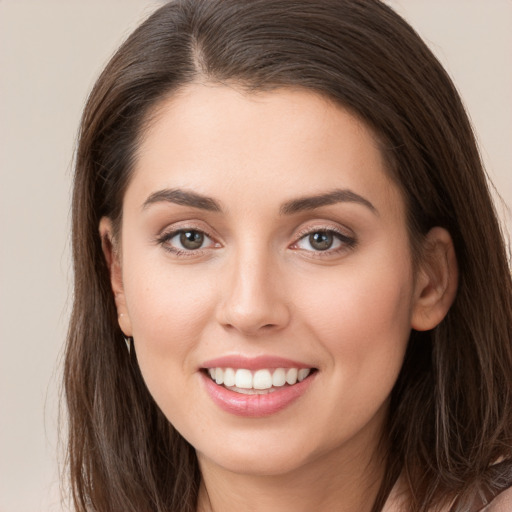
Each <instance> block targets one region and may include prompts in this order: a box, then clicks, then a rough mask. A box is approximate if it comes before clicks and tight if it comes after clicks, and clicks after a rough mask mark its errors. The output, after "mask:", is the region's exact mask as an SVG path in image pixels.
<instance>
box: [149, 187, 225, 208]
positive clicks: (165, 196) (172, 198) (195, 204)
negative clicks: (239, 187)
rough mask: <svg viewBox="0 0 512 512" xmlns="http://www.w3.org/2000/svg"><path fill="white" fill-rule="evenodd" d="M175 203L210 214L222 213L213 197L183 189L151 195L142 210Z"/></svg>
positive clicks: (164, 190)
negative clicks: (165, 203)
mask: <svg viewBox="0 0 512 512" xmlns="http://www.w3.org/2000/svg"><path fill="white" fill-rule="evenodd" d="M161 202H167V203H174V204H179V205H182V206H191V207H192V208H199V209H201V210H207V211H209V212H220V211H222V209H221V207H220V205H219V203H218V202H217V201H215V199H212V198H211V197H207V196H203V195H201V194H198V193H197V192H190V191H188V190H182V189H177V188H175V189H163V190H159V191H158V192H154V193H153V194H151V195H150V196H149V197H148V198H147V199H146V200H145V201H144V204H143V205H142V209H143V210H145V209H146V208H148V206H150V205H152V204H154V203H161Z"/></svg>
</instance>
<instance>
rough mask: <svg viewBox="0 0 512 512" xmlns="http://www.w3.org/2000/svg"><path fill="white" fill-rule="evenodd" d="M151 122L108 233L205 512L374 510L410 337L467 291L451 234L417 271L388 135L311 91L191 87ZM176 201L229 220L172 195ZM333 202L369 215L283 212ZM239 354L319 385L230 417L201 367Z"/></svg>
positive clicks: (148, 369) (116, 270) (149, 380)
mask: <svg viewBox="0 0 512 512" xmlns="http://www.w3.org/2000/svg"><path fill="white" fill-rule="evenodd" d="M154 114H155V116H154V118H153V120H152V122H151V125H150V127H149V128H148V130H147V131H146V133H145V134H144V137H143V139H142V142H141V145H140V147H139V152H138V156H137V160H136V165H135V171H134V175H133V178H132V179H131V182H130V183H129V186H128V188H127V190H126V194H125V197H124V203H123V222H122V228H121V234H120V239H117V240H116V239H114V237H113V234H112V228H111V223H110V220H109V219H107V218H104V219H102V221H101V224H100V233H101V236H102V239H103V247H104V252H105V257H106V259H107V262H108V264H109V267H110V270H111V280H112V289H113V292H114V294H115V298H116V304H117V307H118V313H119V315H120V316H119V322H120V326H121V328H122V330H123V331H124V333H125V334H126V335H127V336H133V337H134V343H135V349H136V353H137V359H138V362H139V365H140V368H141V371H142V374H143V376H144V379H145V381H146V384H147V386H148V389H149V390H150V392H151V394H152V395H153V397H154V398H155V400H156V402H157V404H158V405H159V406H160V408H161V409H162V411H163V412H164V414H165V415H166V416H167V418H168V419H169V421H170V422H172V423H173V425H174V426H175V427H176V428H177V429H178V431H179V432H180V433H181V434H182V435H183V436H184V437H185V438H186V439H187V440H188V441H189V442H190V443H191V444H192V445H193V446H194V447H195V449H196V452H197V456H198V460H199V463H200V467H201V472H202V476H203V481H202V487H201V491H200V496H199V506H198V509H199V510H201V511H208V510H217V511H218V510H222V511H227V512H229V511H231V510H240V509H241V508H240V507H242V508H243V509H244V510H253V511H259V510H265V511H266V512H268V511H279V512H285V511H288V510H290V511H291V510H293V511H294V512H296V511H301V510H304V511H306V510H308V511H310V510H326V511H327V510H336V511H345V512H350V511H354V512H355V511H358V512H364V511H368V510H370V509H371V505H372V503H373V500H374V499H375V496H376V493H377V491H378V487H379V484H380V481H381V478H382V475H383V465H382V458H381V457H380V455H381V452H380V449H381V448H380V446H381V445H379V441H380V439H381V438H382V434H383V424H384V420H385V417H386V412H387V408H388V400H389V395H390V392H391V390H392V387H393V384H394V382H395V380H396V378H397V375H398V373H399V371H400V368H401V365H402V361H403V357H404V352H405V349H406V346H407V341H408V338H409V334H410V331H411V328H415V329H418V330H423V329H431V328H433V327H434V326H435V325H437V323H439V322H440V321H441V320H442V318H443V317H444V315H445V314H446V312H447V310H448V308H449V306H450V304H451V302H452V300H453V297H454V294H455V290H456V279H457V270H456V262H455V256H454V253H453V247H452V243H451V239H450V236H449V235H448V233H447V232H446V231H444V230H442V229H440V228H434V229H433V230H432V231H431V232H430V233H429V234H428V235H427V237H426V238H425V244H424V251H423V256H422V260H421V264H420V265H419V267H418V268H413V265H412V254H411V248H410V243H409V238H408V231H407V226H406V221H405V218H406V215H405V213H406V212H405V206H404V201H403V198H402V196H401V192H400V189H399V187H398V186H397V185H396V184H395V183H394V182H393V181H392V179H391V178H390V177H389V175H388V172H387V170H386V168H385V164H384V161H383V158H382V155H381V153H380V151H379V148H378V142H377V139H376V137H375V136H374V135H373V134H372V132H371V131H370V130H369V129H368V128H367V127H366V126H365V125H364V124H363V123H362V122H360V121H359V120H358V119H357V118H356V117H354V116H353V115H351V114H349V113H348V112H347V111H345V110H344V109H342V108H341V107H338V106H335V105H333V104H332V103H330V102H329V101H327V100H326V99H323V98H322V97H320V96H318V95H315V94H313V93H311V92H306V91H301V90H290V89H283V90H278V91H273V92H270V93H258V94H250V95H249V94H246V93H243V92H241V91H240V90H238V89H236V88H235V87H227V86H216V85H210V84H193V85H190V86H188V87H187V88H185V89H184V90H182V91H181V92H180V93H179V94H175V95H174V96H172V97H170V98H168V99H166V100H165V101H163V102H162V104H161V105H160V106H159V108H158V110H157V111H156V112H155V113H154ZM176 189H180V190H184V191H187V192H193V193H196V194H201V195H203V196H207V197H209V198H212V200H214V201H215V202H216V203H217V205H218V207H219V209H220V210H221V211H213V210H207V209H204V208H197V207H193V206H190V205H183V204H176V203H175V202H173V201H169V200H167V199H169V197H168V196H169V194H167V199H165V198H164V196H165V195H166V194H163V193H161V191H163V190H176ZM333 190H343V191H347V190H349V191H351V193H352V194H357V195H358V197H360V198H362V200H358V201H354V200H342V201H338V202H335V203H333V204H328V205H323V206H320V207H317V208H313V209H307V210H303V211H302V210H301V211H296V212H292V213H290V212H288V213H283V212H282V210H283V205H285V204H286V203H289V202H290V201H294V200H297V199H299V198H304V197H306V196H308V197H309V196H316V195H320V194H326V193H330V192H332V191H333ZM155 194H156V195H155ZM349 197H351V198H352V199H353V197H354V196H349ZM149 198H151V199H149ZM344 199H347V197H346V194H345V198H344ZM179 229H189V230H190V229H193V230H196V231H202V232H205V233H206V234H207V235H208V237H206V238H205V239H204V243H203V245H202V246H201V247H200V248H199V249H198V250H187V249H186V248H184V247H183V246H180V241H179V236H174V235H172V234H170V233H174V232H176V230H179ZM319 231H320V232H328V233H331V234H332V232H337V233H339V234H341V238H338V236H339V235H333V236H334V238H333V240H334V242H333V246H332V248H331V249H328V250H326V251H321V250H318V249H317V248H316V246H313V245H312V244H311V240H310V238H309V234H310V233H315V232H317V233H318V232H319ZM176 250H178V251H181V252H176ZM238 354H241V355H245V356H248V357H256V356H261V355H271V356H279V357H284V358H288V359H293V360H296V361H300V362H303V363H305V364H306V365H307V366H310V367H314V368H316V369H317V372H316V374H315V376H314V381H312V383H311V384H310V386H309V387H308V389H307V391H306V393H305V394H304V395H303V396H301V397H300V398H299V399H298V400H297V401H295V402H294V403H292V404H291V405H290V406H288V407H287V408H285V409H284V410H282V411H279V412H278V413H276V414H273V415H270V416H267V417H263V418H245V417H239V416H234V415H232V414H230V413H228V412H225V411H223V410H221V409H220V408H219V407H218V406H217V405H216V404H214V403H213V402H212V400H211V398H210V397H209V396H208V394H207V393H206V392H205V389H204V385H203V384H204V382H203V377H202V375H201V373H200V371H199V368H200V367H201V365H202V363H203V362H205V361H207V360H209V359H212V358H217V357H221V356H226V355H238ZM390 506H391V507H392V505H390ZM390 510H393V508H391V509H390Z"/></svg>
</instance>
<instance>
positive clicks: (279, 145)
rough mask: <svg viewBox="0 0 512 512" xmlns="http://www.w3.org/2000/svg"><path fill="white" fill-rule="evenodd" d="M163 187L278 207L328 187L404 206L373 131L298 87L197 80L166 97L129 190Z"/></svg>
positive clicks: (141, 195) (140, 191)
mask: <svg viewBox="0 0 512 512" xmlns="http://www.w3.org/2000/svg"><path fill="white" fill-rule="evenodd" d="M164 187H165V188H175V187H179V188H187V189H193V190H195V191H197V192H199V193H203V194H206V195H209V196H215V197H217V198H218V199H219V201H220V202H221V203H222V202H223V201H224V200H226V201H227V202H230V201H231V202H238V203H240V204H247V200H248V199H249V198H253V197H254V195H255V194H259V195H260V196H261V200H262V201H263V200H264V202H265V203H267V202H268V203H269V204H270V203H271V202H272V201H274V202H275V203H276V204H277V203H279V202H281V203H282V202H283V201H286V200H287V199H293V198H295V197H298V196H304V195H311V194H315V193H322V192H325V191H326V189H333V188H336V189H339V188H342V189H345V188H347V189H350V190H353V191H354V192H356V193H364V194H365V195H367V196H370V197H371V198H369V200H370V201H372V202H377V203H382V202H386V203H389V204H390V205H391V206H393V205H395V206H396V205H397V201H398V203H402V201H401V197H400V194H399V191H398V188H397V187H396V186H395V185H394V184H393V182H392V180H391V179H390V178H389V176H388V172H387V170H386V164H385V162H384V158H383V156H382V152H381V150H380V149H379V142H378V139H377V137H376V136H375V135H374V133H373V132H372V131H371V130H370V129H369V128H368V127H367V126H366V125H365V124H364V123H363V122H362V121H361V120H359V119H358V118H357V117H356V116H354V115H352V114H350V113H349V112H348V111H347V110H346V109H344V108H342V107H340V106H338V105H335V104H334V103H333V102H331V101H329V100H328V99H326V98H324V97H322V96H320V95H318V94H315V93H312V92H309V91H305V90H294V89H279V90H275V91H272V92H260V93H245V92H243V91H242V90H240V89H237V88H234V87H228V86H225V85H210V84H193V85H189V86H187V87H186V88H184V89H183V90H181V91H179V92H178V93H175V94H173V95H172V96H170V97H168V98H166V99H165V100H163V101H162V102H161V103H160V104H159V105H158V107H157V108H156V109H155V110H154V112H153V116H152V117H151V120H150V122H149V123H148V127H147V129H146V130H145V132H144V134H143V137H142V138H141V141H140V144H139V147H138V151H137V155H136V161H135V169H134V176H133V179H132V183H131V185H130V186H129V187H128V191H127V195H132V196H133V195H135V193H136V195H137V196H138V201H139V202H140V201H142V202H143V201H144V198H145V197H147V196H148V195H150V194H151V193H153V192H155V190H158V189H160V188H164ZM141 204H142V203H141Z"/></svg>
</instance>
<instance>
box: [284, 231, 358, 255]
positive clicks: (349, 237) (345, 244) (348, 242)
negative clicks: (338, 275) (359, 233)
mask: <svg viewBox="0 0 512 512" xmlns="http://www.w3.org/2000/svg"><path fill="white" fill-rule="evenodd" d="M322 231H323V232H327V233H334V235H335V236H336V237H337V239H338V240H339V241H340V243H341V247H336V248H334V249H331V248H329V249H326V250H324V251H321V250H316V251H315V250H313V249H312V250H308V249H303V248H301V247H298V246H297V244H298V243H299V242H300V241H301V240H303V239H304V238H305V237H307V236H309V235H311V234H313V233H318V232H322ZM294 239H295V241H294V242H293V243H292V244H291V245H290V248H291V249H293V250H297V251H303V252H304V253H310V255H309V256H310V257H315V258H328V257H329V256H335V255H339V254H340V253H343V252H346V251H349V250H351V249H353V248H354V247H355V246H356V245H357V238H356V235H355V233H354V232H353V231H352V230H350V229H348V228H345V229H342V228H340V227H338V226H333V225H332V224H326V223H318V224H314V225H311V224H310V225H308V226H305V227H303V228H301V229H299V230H298V231H297V233H296V234H295V236H294Z"/></svg>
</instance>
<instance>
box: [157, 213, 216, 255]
mask: <svg viewBox="0 0 512 512" xmlns="http://www.w3.org/2000/svg"><path fill="white" fill-rule="evenodd" d="M186 231H197V232H199V233H202V234H203V235H205V237H207V238H209V239H210V240H211V242H212V243H211V244H209V245H208V246H206V247H200V248H198V249H180V248H178V247H173V246H171V245H170V244H168V242H169V241H170V240H172V239H173V238H174V237H175V236H177V235H178V234H180V233H183V232H186ZM217 238H218V237H216V236H215V235H213V234H212V232H211V231H210V230H209V229H207V228H205V226H204V224H203V223H199V222H195V221H181V222H177V223H175V224H171V225H170V226H166V227H165V228H164V229H162V230H161V231H160V232H159V233H158V234H157V236H156V237H155V240H154V241H155V243H156V244H158V245H161V246H162V247H163V248H164V249H165V250H166V251H168V252H170V253H172V254H174V255H178V256H184V257H187V256H188V257H193V256H198V255H201V254H203V253H204V252H206V251H207V250H209V249H212V248H218V247H222V244H221V243H220V242H218V240H217Z"/></svg>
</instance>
